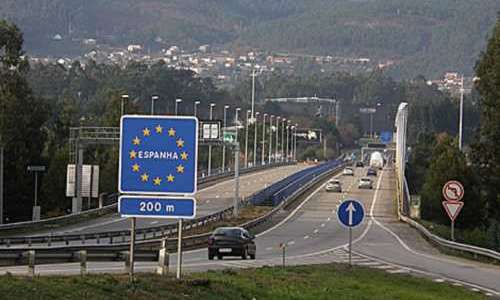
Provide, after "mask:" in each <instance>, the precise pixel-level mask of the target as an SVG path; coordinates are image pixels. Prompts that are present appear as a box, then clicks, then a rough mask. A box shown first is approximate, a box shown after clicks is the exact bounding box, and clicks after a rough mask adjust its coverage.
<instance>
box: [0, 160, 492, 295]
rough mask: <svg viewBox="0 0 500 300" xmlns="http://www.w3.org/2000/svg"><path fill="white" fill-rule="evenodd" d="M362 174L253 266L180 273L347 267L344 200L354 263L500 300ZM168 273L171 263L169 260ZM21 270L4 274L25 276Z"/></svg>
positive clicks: (477, 267)
mask: <svg viewBox="0 0 500 300" xmlns="http://www.w3.org/2000/svg"><path fill="white" fill-rule="evenodd" d="M365 173H366V168H365V169H362V168H357V169H356V170H355V176H354V177H351V176H341V175H336V176H335V177H338V178H339V179H340V180H341V182H342V185H343V189H344V193H342V194H340V193H327V192H325V191H324V185H322V186H320V187H319V188H317V189H316V190H314V191H312V192H311V193H310V194H309V195H308V196H307V197H306V198H305V200H304V201H303V202H302V203H301V204H300V205H299V206H298V207H296V208H293V210H292V211H290V212H289V214H288V215H287V216H286V218H284V219H282V220H281V221H280V222H279V223H278V224H276V225H275V226H273V227H272V228H270V229H268V230H266V231H264V232H262V233H260V234H259V235H257V239H256V243H257V259H256V260H241V259H236V258H235V259H231V258H225V259H223V260H217V259H216V260H214V261H209V260H208V257H207V250H206V249H199V250H194V251H190V252H187V253H184V259H183V262H184V264H183V270H185V271H205V270H212V269H222V268H248V267H258V266H263V265H281V264H282V249H281V248H280V247H279V245H280V243H286V245H287V247H286V264H287V265H292V264H315V263H328V262H347V257H348V255H347V252H346V245H347V241H348V231H347V230H346V229H345V228H344V227H342V226H341V225H340V224H339V223H338V221H337V217H336V210H337V208H338V205H339V203H340V202H341V201H342V200H343V199H346V198H355V199H358V200H360V201H361V202H362V203H363V204H364V207H365V210H366V213H367V218H366V220H365V222H364V223H363V224H362V225H360V226H359V227H358V228H356V229H354V230H353V242H354V246H353V251H354V253H353V263H354V264H356V265H361V266H367V267H372V268H378V269H381V270H385V271H387V272H389V273H409V274H413V275H416V276H425V277H428V278H431V279H432V280H434V281H436V282H449V283H451V284H454V285H461V286H465V287H468V288H470V289H472V290H476V291H480V292H483V293H485V294H487V295H497V296H500V267H499V266H493V265H488V264H484V263H479V262H475V261H470V260H465V259H461V258H456V257H452V256H447V255H444V254H441V253H439V252H438V251H437V250H435V249H434V248H432V247H431V246H430V245H429V244H428V243H427V242H426V241H425V240H424V239H423V238H421V237H420V234H419V233H418V232H417V231H416V230H414V229H412V228H410V227H409V226H408V225H406V224H404V223H400V222H399V221H398V220H397V217H396V215H395V211H396V209H395V205H394V201H393V200H394V195H395V182H394V180H395V179H394V170H393V169H385V170H384V171H383V172H379V174H378V177H377V178H375V179H374V184H375V187H376V188H375V189H374V190H360V189H358V187H357V181H358V180H359V178H360V177H361V176H364V175H365ZM170 261H171V267H172V270H174V267H175V262H176V255H175V254H174V255H171V260H170ZM155 267H156V264H155V263H152V262H148V263H143V262H141V263H137V265H136V270H137V271H152V270H154V269H155ZM26 269H27V268H26V267H3V268H0V273H5V272H7V271H9V272H11V273H13V274H16V273H20V274H24V273H25V272H26ZM89 270H90V271H91V272H123V270H124V268H123V263H118V262H116V263H114V262H106V263H89ZM78 272H79V265H78V264H56V265H44V266H40V267H37V273H39V274H45V275H55V274H78Z"/></svg>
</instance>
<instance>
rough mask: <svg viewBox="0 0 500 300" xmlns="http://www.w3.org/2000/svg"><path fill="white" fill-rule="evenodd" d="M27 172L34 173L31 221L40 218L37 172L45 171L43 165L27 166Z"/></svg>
mask: <svg viewBox="0 0 500 300" xmlns="http://www.w3.org/2000/svg"><path fill="white" fill-rule="evenodd" d="M28 172H33V173H35V201H34V202H35V203H34V205H33V218H32V220H33V221H39V220H40V206H38V173H41V172H45V166H28Z"/></svg>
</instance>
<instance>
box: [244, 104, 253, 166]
mask: <svg viewBox="0 0 500 300" xmlns="http://www.w3.org/2000/svg"><path fill="white" fill-rule="evenodd" d="M251 113H252V111H251V110H247V120H246V122H245V168H248V119H249V118H250V117H249V115H250V114H251Z"/></svg>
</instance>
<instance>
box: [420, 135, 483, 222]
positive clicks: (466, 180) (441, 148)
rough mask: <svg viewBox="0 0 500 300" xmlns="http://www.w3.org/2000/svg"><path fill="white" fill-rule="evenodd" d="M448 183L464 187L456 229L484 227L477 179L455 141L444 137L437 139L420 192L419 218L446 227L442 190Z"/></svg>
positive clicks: (447, 220) (446, 218)
mask: <svg viewBox="0 0 500 300" xmlns="http://www.w3.org/2000/svg"><path fill="white" fill-rule="evenodd" d="M448 180H458V181H460V182H461V183H462V184H463V185H464V187H465V193H464V198H463V199H462V201H463V202H464V207H465V208H464V209H463V210H462V212H461V213H460V216H459V217H458V219H457V220H456V222H457V226H458V227H468V228H475V227H479V226H481V225H484V221H485V220H484V219H483V218H481V217H480V216H483V215H484V205H483V202H482V201H481V198H480V197H479V189H478V179H477V177H476V176H475V174H474V173H473V171H472V168H471V167H470V166H468V165H467V163H466V159H465V156H464V154H463V153H462V152H460V151H459V150H458V147H457V145H456V141H454V140H453V139H452V138H451V137H449V136H448V135H447V134H442V135H440V136H438V141H437V145H436V147H434V150H433V153H432V159H431V161H430V164H429V170H428V172H427V174H426V176H425V182H424V185H423V188H422V218H423V219H426V220H432V221H435V222H438V223H442V224H448V223H449V222H450V221H449V218H448V217H447V215H446V213H445V212H444V210H443V208H442V204H441V202H442V201H444V199H443V196H442V192H441V191H442V187H443V185H444V184H445V183H446V182H447V181H448ZM478 216H479V217H478Z"/></svg>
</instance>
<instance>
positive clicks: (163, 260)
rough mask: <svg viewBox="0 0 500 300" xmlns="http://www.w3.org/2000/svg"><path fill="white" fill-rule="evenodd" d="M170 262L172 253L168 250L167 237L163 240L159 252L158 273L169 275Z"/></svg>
mask: <svg viewBox="0 0 500 300" xmlns="http://www.w3.org/2000/svg"><path fill="white" fill-rule="evenodd" d="M169 263H170V255H169V253H168V250H167V239H166V238H165V239H163V240H162V241H161V248H160V250H159V253H158V268H157V273H158V274H159V275H167V274H168V266H169Z"/></svg>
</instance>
